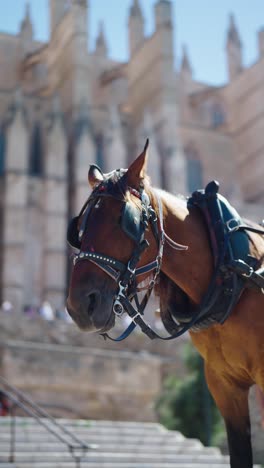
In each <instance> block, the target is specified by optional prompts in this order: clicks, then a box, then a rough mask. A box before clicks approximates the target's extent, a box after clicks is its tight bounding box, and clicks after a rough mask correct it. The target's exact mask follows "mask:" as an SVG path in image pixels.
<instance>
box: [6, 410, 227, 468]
mask: <svg viewBox="0 0 264 468" xmlns="http://www.w3.org/2000/svg"><path fill="white" fill-rule="evenodd" d="M45 422H47V420H46V421H45ZM58 422H59V423H60V425H61V426H63V427H65V428H68V429H70V430H71V431H72V433H73V434H74V435H76V436H78V437H79V438H80V439H81V440H82V441H83V442H84V443H85V442H86V443H87V444H88V445H89V444H96V445H97V447H96V449H90V450H89V451H88V452H87V454H86V455H85V457H82V463H81V467H82V468H86V467H87V468H93V467H94V468H103V467H106V468H130V467H131V468H145V467H146V468H150V467H151V468H157V467H159V468H166V467H170V468H173V467H176V468H180V467H181V468H188V467H189V466H190V467H192V468H201V467H203V468H205V467H208V468H227V467H229V463H228V457H224V456H223V455H221V453H220V450H219V449H217V448H211V447H210V448H208V447H204V446H203V445H202V443H201V442H200V441H198V440H196V439H187V438H185V437H184V436H183V435H182V434H180V433H179V432H177V431H167V430H166V429H165V428H164V427H163V426H161V425H160V424H157V423H130V422H112V421H85V420H79V421H75V420H68V419H60V420H58ZM70 442H71V443H72V440H70ZM9 444H10V419H9V418H3V419H1V420H0V453H1V457H2V459H4V460H8V456H9V450H10V446H9ZM76 454H77V455H78V454H79V452H77V453H76ZM15 467H16V468H76V463H75V462H74V461H73V458H72V454H71V453H70V452H69V451H68V448H67V446H65V444H63V443H61V442H59V441H58V440H56V438H55V437H54V435H53V434H50V433H48V431H47V429H46V428H45V427H43V426H41V425H40V424H39V423H38V422H36V421H32V420H31V419H30V418H19V417H17V418H16V463H15ZM0 468H2V467H1V466H0Z"/></svg>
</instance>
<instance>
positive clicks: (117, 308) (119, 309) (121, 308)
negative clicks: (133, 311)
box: [113, 281, 127, 317]
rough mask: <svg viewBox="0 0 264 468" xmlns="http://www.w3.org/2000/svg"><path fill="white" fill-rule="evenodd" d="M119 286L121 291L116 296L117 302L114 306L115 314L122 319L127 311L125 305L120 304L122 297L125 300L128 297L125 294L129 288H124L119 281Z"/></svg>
mask: <svg viewBox="0 0 264 468" xmlns="http://www.w3.org/2000/svg"><path fill="white" fill-rule="evenodd" d="M118 286H119V291H118V294H117V296H116V300H115V302H114V304H113V312H114V314H115V315H116V316H117V317H121V316H122V315H123V313H124V311H125V309H124V306H123V304H122V303H121V302H120V296H122V297H124V298H125V297H126V296H125V294H124V293H125V292H126V290H127V286H123V284H122V283H121V281H119V284H118Z"/></svg>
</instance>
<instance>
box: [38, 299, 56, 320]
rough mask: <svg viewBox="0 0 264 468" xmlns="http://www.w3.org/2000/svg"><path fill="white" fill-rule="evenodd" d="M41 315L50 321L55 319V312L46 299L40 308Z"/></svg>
mask: <svg viewBox="0 0 264 468" xmlns="http://www.w3.org/2000/svg"><path fill="white" fill-rule="evenodd" d="M39 315H40V316H41V317H42V318H43V319H44V320H47V321H48V322H51V321H53V320H54V312H53V309H52V307H51V305H50V303H49V302H48V301H44V302H43V303H42V305H41V307H40V309H39Z"/></svg>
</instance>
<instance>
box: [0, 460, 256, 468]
mask: <svg viewBox="0 0 264 468" xmlns="http://www.w3.org/2000/svg"><path fill="white" fill-rule="evenodd" d="M0 467H1V468H2V466H1V465H0ZM13 468H76V464H75V463H74V462H69V463H65V462H57V463H56V465H54V464H52V463H46V462H37V463H30V464H29V463H27V462H25V463H20V462H19V463H16V465H15V467H13ZM81 468H205V466H204V464H203V463H195V464H193V463H184V464H183V463H182V462H172V463H167V462H165V463H162V464H160V462H158V463H156V462H155V461H153V462H151V463H145V462H143V463H142V462H137V461H134V462H131V463H130V462H128V463H127V462H125V463H124V462H122V461H121V462H119V461H115V462H114V463H112V462H108V461H107V462H104V461H100V462H99V463H90V462H88V463H85V462H84V463H83V462H82V464H81ZM206 468H230V465H229V463H226V464H218V463H214V462H212V464H211V465H210V466H208V467H206ZM254 468H261V467H254Z"/></svg>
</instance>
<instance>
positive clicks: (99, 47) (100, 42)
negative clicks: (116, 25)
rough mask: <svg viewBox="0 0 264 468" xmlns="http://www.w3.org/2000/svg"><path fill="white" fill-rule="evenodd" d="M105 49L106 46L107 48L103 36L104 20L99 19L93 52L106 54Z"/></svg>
mask: <svg viewBox="0 0 264 468" xmlns="http://www.w3.org/2000/svg"><path fill="white" fill-rule="evenodd" d="M107 50H108V48H107V42H106V38H105V31H104V22H103V21H100V22H99V28H98V36H97V39H96V48H95V52H96V53H97V54H98V55H103V56H106V55H107Z"/></svg>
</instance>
